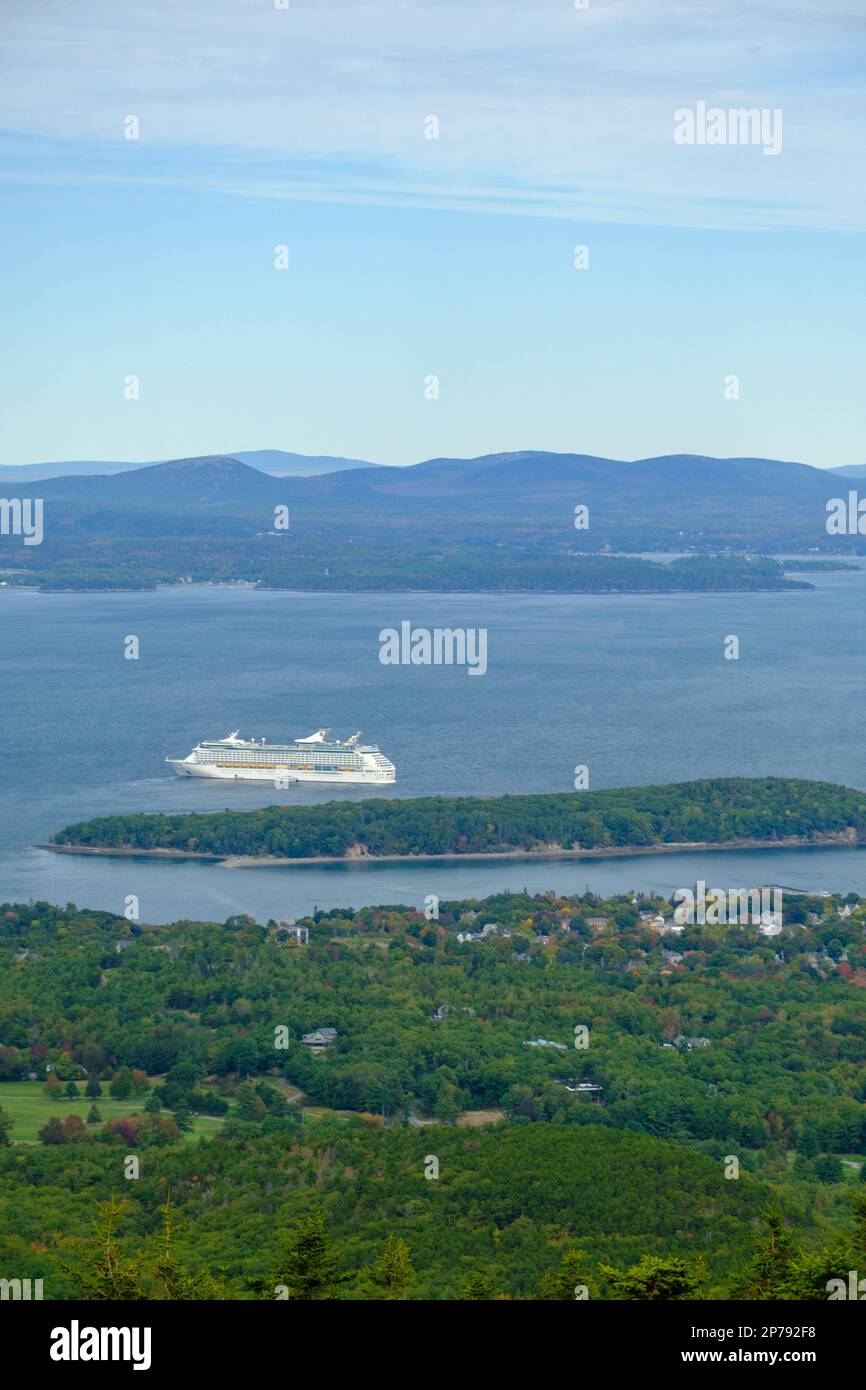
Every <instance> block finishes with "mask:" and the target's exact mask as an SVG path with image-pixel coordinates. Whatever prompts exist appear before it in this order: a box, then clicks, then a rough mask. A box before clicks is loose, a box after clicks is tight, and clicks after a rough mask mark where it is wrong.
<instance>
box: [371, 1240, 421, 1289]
mask: <svg viewBox="0 0 866 1390" xmlns="http://www.w3.org/2000/svg"><path fill="white" fill-rule="evenodd" d="M370 1278H371V1279H372V1281H373V1283H374V1284H376V1285H377V1286H378V1287H379V1288H380V1289H381V1290H382V1293H383V1295H384V1297H385V1298H391V1299H402V1298H405V1297H406V1295H407V1294H408V1292H409V1290H410V1289H411V1288H412V1286H413V1285H414V1283H415V1281H416V1279H417V1275H416V1273H415V1271H414V1269H413V1268H412V1260H411V1258H410V1254H409V1247H408V1245H407V1244H406V1242H405V1240H401V1239H400V1237H399V1236H396V1235H389V1236H388V1238H387V1239H386V1241H385V1249H384V1250H383V1251H382V1253H381V1255H380V1256H379V1258H378V1260H377V1261H376V1263H375V1264H374V1265H373V1268H372V1269H371V1270H370Z"/></svg>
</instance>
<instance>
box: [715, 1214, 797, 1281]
mask: <svg viewBox="0 0 866 1390" xmlns="http://www.w3.org/2000/svg"><path fill="white" fill-rule="evenodd" d="M762 1220H763V1224H762V1228H761V1230H760V1231H758V1232H757V1234H756V1235H755V1236H754V1237H753V1240H752V1247H753V1252H754V1253H753V1255H752V1259H751V1262H750V1263H749V1264H748V1266H747V1267H746V1269H745V1270H743V1271H742V1273H741V1274H740V1275H739V1277H738V1278H737V1279H736V1280H735V1282H734V1286H733V1290H732V1292H731V1297H732V1298H741V1299H752V1300H755V1301H760V1302H764V1301H766V1300H775V1299H780V1298H784V1297H785V1294H786V1292H787V1289H788V1285H789V1283H790V1279H791V1276H792V1273H793V1268H794V1263H795V1261H796V1259H797V1257H798V1254H799V1252H798V1250H797V1246H796V1244H795V1242H794V1239H793V1237H792V1235H791V1233H790V1231H789V1230H788V1228H787V1226H786V1225H785V1220H784V1217H783V1216H782V1212H781V1210H780V1208H779V1207H778V1206H777V1205H776V1204H775V1203H773V1204H772V1205H771V1206H768V1207H766V1208H765V1209H764V1212H763V1214H762Z"/></svg>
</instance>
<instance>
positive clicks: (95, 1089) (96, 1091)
mask: <svg viewBox="0 0 866 1390" xmlns="http://www.w3.org/2000/svg"><path fill="white" fill-rule="evenodd" d="M84 1094H85V1095H86V1096H87V1099H88V1100H96V1099H97V1097H98V1096H101V1095H102V1087H101V1086H100V1084H99V1082H98V1081H97V1079H96V1077H95V1076H91V1077H90V1079H89V1081H88V1082H87V1085H86V1086H85V1088H84Z"/></svg>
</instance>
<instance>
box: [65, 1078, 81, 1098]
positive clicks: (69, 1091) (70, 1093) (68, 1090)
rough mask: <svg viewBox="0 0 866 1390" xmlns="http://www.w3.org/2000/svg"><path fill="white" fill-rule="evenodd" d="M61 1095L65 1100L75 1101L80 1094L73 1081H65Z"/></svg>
mask: <svg viewBox="0 0 866 1390" xmlns="http://www.w3.org/2000/svg"><path fill="white" fill-rule="evenodd" d="M63 1094H64V1096H65V1097H66V1099H67V1100H77V1099H78V1096H79V1095H80V1094H81V1093H80V1091H79V1089H78V1087H77V1086H76V1084H75V1082H74V1081H67V1083H66V1086H65V1088H64V1091H63Z"/></svg>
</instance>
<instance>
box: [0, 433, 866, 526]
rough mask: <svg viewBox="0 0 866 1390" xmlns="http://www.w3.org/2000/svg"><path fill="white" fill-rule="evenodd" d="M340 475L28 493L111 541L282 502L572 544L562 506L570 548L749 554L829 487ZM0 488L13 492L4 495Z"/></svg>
mask: <svg viewBox="0 0 866 1390" xmlns="http://www.w3.org/2000/svg"><path fill="white" fill-rule="evenodd" d="M266 457H267V459H268V461H273V457H274V451H266ZM286 457H290V456H286ZM294 457H297V456H294ZM342 463H343V464H344V466H343V467H341V468H339V469H334V470H331V471H328V472H321V471H320V472H319V473H318V474H313V475H310V474H306V475H288V474H287V475H285V476H283V477H279V478H277V477H275V476H274V475H273V474H272V473H269V472H264V471H262V470H261V469H259V468H256V467H253V466H251V465H250V463H248V462H244V461H243V460H241V459H239V458H238V457H237V456H228V455H220V454H217V455H207V456H205V457H203V458H189V459H175V460H172V461H170V462H166V463H157V464H150V465H142V466H140V467H137V468H125V469H123V470H122V471H118V472H115V473H112V474H89V475H88V474H78V475H75V474H71V475H69V474H68V475H66V476H58V477H55V478H53V479H39V480H38V481H39V483H40V487H39V493H40V496H42V497H43V498H44V499H45V502H46V505H48V506H50V507H51V508H52V511H53V512H54V514H55V516H56V515H58V514H59V515H61V516H62V517H63V519H64V522H65V523H71V524H72V525H73V526H74V525H75V523H76V521H77V520H81V519H82V518H83V517H84V516H85V515H86V514H88V513H90V512H96V513H99V514H103V513H104V512H105V510H106V509H109V510H110V512H111V520H110V529H111V531H112V533H113V534H117V529H116V528H117V527H118V526H120V527H121V528H122V512H123V509H124V508H132V509H135V510H136V511H138V510H139V509H141V508H146V509H147V510H148V511H149V512H153V513H159V512H178V511H183V512H184V513H186V514H187V515H188V516H189V515H191V513H192V511H193V509H195V510H196V511H197V512H198V513H199V514H200V516H199V521H201V517H203V516H206V515H211V516H214V515H215V514H221V515H222V516H223V517H224V518H225V520H226V521H229V522H230V521H231V520H232V519H233V518H234V519H236V521H237V524H238V527H239V529H240V530H242V531H244V532H246V533H249V529H250V524H251V523H252V524H253V525H255V522H256V519H258V525H259V526H261V525H263V524H264V523H265V522H268V524H270V522H271V521H272V519H273V518H272V515H270V513H271V512H272V509H273V508H274V507H275V506H277V505H278V504H284V505H288V506H289V507H290V508H291V509H292V511H293V516H294V517H295V518H296V519H297V520H298V521H301V520H303V518H305V517H306V518H308V519H309V520H311V521H312V520H315V519H317V518H318V519H321V520H323V521H326V522H327V524H328V525H329V526H332V525H343V524H346V523H352V524H353V525H364V524H366V525H370V526H372V525H376V524H383V525H386V526H387V525H388V524H389V523H393V524H394V525H400V524H403V523H406V522H409V523H412V522H419V523H420V522H421V521H423V522H424V523H425V524H426V525H428V526H435V525H436V523H437V522H438V523H440V524H441V523H445V522H446V521H447V524H448V525H449V526H452V527H455V526H456V527H459V526H462V525H465V524H468V523H471V524H472V525H473V526H477V525H478V524H484V523H491V524H494V523H495V525H496V526H497V527H498V528H501V527H503V526H504V527H508V526H509V525H512V526H514V527H518V526H519V527H520V528H522V529H525V528H526V527H532V526H543V527H544V528H545V531H546V532H549V530H550V528H551V527H553V528H555V529H556V530H559V531H563V532H566V533H567V532H568V531H569V530H571V532H572V535H573V536H574V535H575V533H574V525H573V518H574V508H575V506H577V505H579V504H583V505H586V506H588V507H589V509H590V515H591V518H592V524H591V529H590V531H589V532H588V533H587V532H584V533H582V535H581V538H582V539H587V540H590V541H592V540H593V539H595V540H597V539H598V534H599V527H600V526H603V528H604V530H605V533H610V534H615V533H628V532H633V531H634V530H635V528H636V527H637V529H638V530H640V531H647V530H649V532H650V533H657V534H658V535H659V536H660V537H661V536H664V537H666V538H667V539H668V540H670V539H671V538H672V537H674V536H676V535H677V534H679V533H688V535H689V536H690V537H694V536H703V537H705V538H707V539H709V538H713V537H715V538H718V539H722V540H724V539H727V538H730V537H735V538H737V537H738V538H740V540H744V541H747V542H751V541H752V539H757V538H763V539H764V540H767V539H772V538H779V539H784V537H785V535H786V534H787V533H789V532H790V531H791V530H792V529H795V530H797V531H801V530H803V528H805V529H806V531H808V532H811V533H814V535H815V536H816V537H818V538H820V537H821V536H823V535H825V531H824V521H825V506H826V502H827V500H828V498H829V497H830V496H832V495H833V494H834V492H835V491H838V489H839V483H838V478H839V475H838V474H835V473H833V472H832V471H829V470H821V469H817V468H811V467H809V466H808V465H806V464H802V463H790V462H784V461H782V460H779V459H764V458H731V459H714V458H707V457H704V456H701V455H697V454H669V455H662V456H660V457H656V458H646V459H638V460H636V461H635V462H625V461H623V460H620V459H607V458H600V457H598V456H596V455H591V454H553V453H544V452H536V451H531V450H527V451H523V452H518V453H503V454H486V455H483V456H481V457H479V458H470V459H459V458H436V459H428V460H427V461H425V462H424V463H417V464H414V465H411V466H407V467H403V468H387V467H382V466H380V465H377V464H370V465H362V464H360V463H357V462H355V463H351V462H350V461H348V460H343V461H342ZM4 481H5V480H4ZM16 481H17V482H18V483H19V489H18V490H19V492H20V488H21V486H23V485H24V483H27V484H29V483H31V482H33V481H36V480H35V479H34V478H32V477H30V478H27V479H19V480H16ZM5 490H6V491H7V493H12V492H13V491H14V490H13V489H11V488H9V487H8V484H6V487H5ZM22 495H23V494H22ZM102 520H103V522H104V524H106V525H109V522H108V520H107V519H106V518H105V517H104V516H103V518H102ZM592 528H595V529H594V530H593V529H592ZM86 529H88V530H90V531H92V530H93V529H94V527H93V526H92V525H90V524H88V526H87V528H86ZM220 529H221V530H224V527H223V526H221V527H220ZM575 548H581V547H578V546H577V545H576V547H575Z"/></svg>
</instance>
